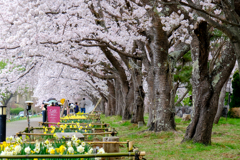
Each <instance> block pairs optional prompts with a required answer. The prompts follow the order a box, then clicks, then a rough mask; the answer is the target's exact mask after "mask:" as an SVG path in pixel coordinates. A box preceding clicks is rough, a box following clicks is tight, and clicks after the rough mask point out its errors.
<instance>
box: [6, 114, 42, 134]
mask: <svg viewBox="0 0 240 160" xmlns="http://www.w3.org/2000/svg"><path fill="white" fill-rule="evenodd" d="M38 122H42V117H37V118H30V125H31V126H33V127H38ZM27 125H28V124H27V120H20V121H14V122H8V123H7V133H6V136H7V137H9V136H13V135H15V134H16V133H17V132H19V131H23V130H24V129H25V128H26V127H27Z"/></svg>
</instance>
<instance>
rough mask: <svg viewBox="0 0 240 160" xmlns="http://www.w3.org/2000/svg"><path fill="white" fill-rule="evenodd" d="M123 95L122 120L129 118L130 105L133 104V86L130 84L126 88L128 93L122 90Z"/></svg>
mask: <svg viewBox="0 0 240 160" xmlns="http://www.w3.org/2000/svg"><path fill="white" fill-rule="evenodd" d="M122 95H123V99H122V102H123V112H122V120H129V119H130V118H131V112H130V109H131V105H134V104H133V103H134V88H133V86H131V87H130V88H129V90H128V93H126V92H124V91H122Z"/></svg>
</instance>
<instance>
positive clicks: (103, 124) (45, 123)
mask: <svg viewBox="0 0 240 160" xmlns="http://www.w3.org/2000/svg"><path fill="white" fill-rule="evenodd" d="M38 123H39V125H48V124H55V125H65V124H67V125H76V123H56V122H38ZM89 124H91V125H94V126H101V127H102V128H103V127H109V124H108V123H79V125H80V126H84V125H85V126H86V125H89Z"/></svg>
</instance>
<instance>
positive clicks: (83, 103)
mask: <svg viewBox="0 0 240 160" xmlns="http://www.w3.org/2000/svg"><path fill="white" fill-rule="evenodd" d="M85 107H86V103H85V98H83V100H82V102H81V112H82V113H86V108H85Z"/></svg>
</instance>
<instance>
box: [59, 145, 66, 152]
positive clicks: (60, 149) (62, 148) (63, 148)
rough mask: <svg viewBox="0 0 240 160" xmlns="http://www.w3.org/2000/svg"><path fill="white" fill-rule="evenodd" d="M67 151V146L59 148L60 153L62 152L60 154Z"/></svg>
mask: <svg viewBox="0 0 240 160" xmlns="http://www.w3.org/2000/svg"><path fill="white" fill-rule="evenodd" d="M65 150H66V147H65V146H63V145H61V146H60V147H59V152H60V154H63V153H64V152H65Z"/></svg>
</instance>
